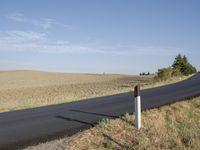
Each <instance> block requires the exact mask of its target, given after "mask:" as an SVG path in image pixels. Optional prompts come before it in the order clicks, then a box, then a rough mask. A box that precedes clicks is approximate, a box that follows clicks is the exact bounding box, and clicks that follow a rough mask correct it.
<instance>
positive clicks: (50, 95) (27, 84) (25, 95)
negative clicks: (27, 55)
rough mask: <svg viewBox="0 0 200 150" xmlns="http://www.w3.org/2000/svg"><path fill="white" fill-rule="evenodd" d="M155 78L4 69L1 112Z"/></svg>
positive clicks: (127, 88) (116, 89) (122, 89)
mask: <svg viewBox="0 0 200 150" xmlns="http://www.w3.org/2000/svg"><path fill="white" fill-rule="evenodd" d="M152 79H153V77H139V76H128V75H100V74H70V73H48V72H37V71H0V111H11V110H17V109H23V108H32V107H38V106H45V105H51V104H58V103H63V102H70V101H76V100H81V99H86V98H93V97H98V96H105V95H112V94H117V93H123V92H128V91H130V90H132V88H133V86H134V85H135V84H138V83H141V84H144V83H147V82H149V81H150V80H152Z"/></svg>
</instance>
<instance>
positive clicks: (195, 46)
mask: <svg viewBox="0 0 200 150" xmlns="http://www.w3.org/2000/svg"><path fill="white" fill-rule="evenodd" d="M199 8H200V1H199V0H166V1H164V0H151V1H150V0H0V70H18V69H19V70H26V69H27V70H43V71H53V72H71V73H103V72H105V73H119V74H138V73H140V72H155V71H157V69H159V68H162V67H168V66H170V65H171V64H172V63H173V61H174V58H175V56H176V55H177V54H179V53H181V54H183V55H186V56H187V57H188V59H189V61H190V62H191V63H192V64H193V65H194V66H195V67H196V68H197V69H198V70H199V69H200V60H199V56H200V9H199Z"/></svg>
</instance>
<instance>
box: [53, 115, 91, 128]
mask: <svg viewBox="0 0 200 150" xmlns="http://www.w3.org/2000/svg"><path fill="white" fill-rule="evenodd" d="M56 118H59V119H63V120H66V121H74V122H78V123H81V124H85V125H89V126H91V127H94V124H93V123H90V122H85V121H81V120H77V119H73V118H69V117H64V116H60V115H58V116H56Z"/></svg>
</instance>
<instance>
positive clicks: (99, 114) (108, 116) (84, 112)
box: [70, 109, 119, 119]
mask: <svg viewBox="0 0 200 150" xmlns="http://www.w3.org/2000/svg"><path fill="white" fill-rule="evenodd" d="M70 111H73V112H79V113H83V114H89V115H94V116H103V117H106V118H113V119H114V118H118V117H119V116H114V115H106V114H101V113H95V112H88V111H82V110H76V109H71V110H70Z"/></svg>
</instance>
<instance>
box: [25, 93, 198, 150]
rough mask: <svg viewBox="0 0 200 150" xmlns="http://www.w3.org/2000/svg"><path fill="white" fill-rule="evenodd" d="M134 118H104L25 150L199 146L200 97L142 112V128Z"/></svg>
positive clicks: (189, 148)
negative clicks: (89, 126)
mask: <svg viewBox="0 0 200 150" xmlns="http://www.w3.org/2000/svg"><path fill="white" fill-rule="evenodd" d="M133 119H134V116H132V115H128V114H126V115H125V116H123V117H122V118H120V119H115V120H107V119H104V120H103V121H101V122H100V123H99V124H98V125H97V126H96V127H94V128H91V129H89V130H86V131H83V132H81V133H78V134H76V135H74V136H72V137H70V138H67V137H66V138H63V139H59V140H55V141H53V142H47V143H43V144H40V145H37V146H32V147H28V148H27V149H26V150H36V149H49V150H54V149H57V150H107V149H108V150H136V149H137V150H144V149H148V150H158V149H159V150H160V149H162V150H168V149H174V150H176V149H181V150H198V149H199V147H200V97H199V98H195V99H193V100H190V101H184V102H178V103H175V104H171V105H169V106H163V107H161V108H158V109H152V110H148V111H145V112H143V113H142V128H141V129H140V130H137V129H136V128H135V127H134V126H133V125H132V122H133Z"/></svg>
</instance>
